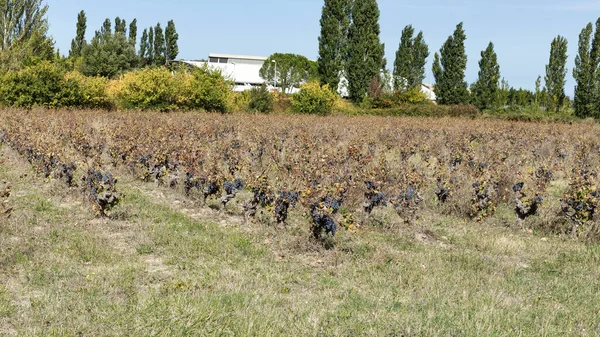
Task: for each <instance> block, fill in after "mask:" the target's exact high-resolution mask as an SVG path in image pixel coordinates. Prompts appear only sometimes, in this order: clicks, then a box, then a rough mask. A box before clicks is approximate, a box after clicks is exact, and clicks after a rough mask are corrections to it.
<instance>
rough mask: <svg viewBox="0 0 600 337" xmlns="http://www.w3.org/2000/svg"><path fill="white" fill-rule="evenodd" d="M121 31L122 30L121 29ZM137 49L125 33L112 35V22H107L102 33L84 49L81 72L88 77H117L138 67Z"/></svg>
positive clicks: (119, 32)
mask: <svg viewBox="0 0 600 337" xmlns="http://www.w3.org/2000/svg"><path fill="white" fill-rule="evenodd" d="M120 24H121V25H122V23H120ZM119 29H121V28H119ZM137 62H138V59H137V56H136V54H135V48H134V47H133V46H132V45H131V44H130V43H129V41H128V40H127V37H126V36H125V33H123V32H122V31H118V32H117V33H115V34H112V33H111V27H110V20H107V21H105V23H104V25H103V26H102V29H101V31H100V32H96V35H95V36H94V38H93V39H92V41H91V43H90V44H88V45H87V46H85V48H84V49H83V63H82V64H81V69H80V71H81V72H82V73H83V74H84V75H86V76H103V77H108V78H111V77H115V76H117V75H119V74H121V73H123V72H125V71H128V70H130V69H132V68H135V67H136V66H137Z"/></svg>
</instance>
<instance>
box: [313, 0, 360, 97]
mask: <svg viewBox="0 0 600 337" xmlns="http://www.w3.org/2000/svg"><path fill="white" fill-rule="evenodd" d="M351 10H352V0H325V4H324V5H323V10H322V13H321V21H320V23H321V35H320V36H319V59H318V61H317V64H318V65H317V67H318V68H317V69H318V73H319V79H320V81H321V84H327V85H329V87H330V88H332V89H334V90H337V89H338V86H339V83H340V77H341V76H342V73H343V72H344V65H345V62H346V58H347V53H348V52H347V51H348V29H349V27H350V18H351V15H352V12H351Z"/></svg>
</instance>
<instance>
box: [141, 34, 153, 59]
mask: <svg viewBox="0 0 600 337" xmlns="http://www.w3.org/2000/svg"><path fill="white" fill-rule="evenodd" d="M143 57H144V61H145V63H146V65H150V64H154V27H150V28H148V50H147V52H146V55H144V56H143Z"/></svg>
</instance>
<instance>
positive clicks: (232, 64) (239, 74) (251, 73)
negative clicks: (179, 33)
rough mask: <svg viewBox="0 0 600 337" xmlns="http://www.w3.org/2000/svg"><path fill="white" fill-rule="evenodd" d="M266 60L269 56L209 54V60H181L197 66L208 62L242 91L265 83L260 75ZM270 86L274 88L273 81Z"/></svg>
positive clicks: (236, 88)
mask: <svg viewBox="0 0 600 337" xmlns="http://www.w3.org/2000/svg"><path fill="white" fill-rule="evenodd" d="M266 60H267V58H266V57H263V56H244V55H229V54H209V55H208V62H204V61H181V62H182V63H185V64H190V65H193V66H196V67H202V66H204V65H205V64H207V65H208V66H209V67H210V68H213V69H218V70H220V71H221V73H222V74H223V76H225V77H226V78H228V79H230V80H232V81H234V82H235V87H234V89H233V90H234V91H237V92H241V91H245V90H249V89H250V88H252V87H255V86H260V85H262V84H263V83H265V80H264V79H263V78H262V77H260V75H259V72H260V68H262V66H263V63H265V61H266ZM270 88H272V83H271V86H270Z"/></svg>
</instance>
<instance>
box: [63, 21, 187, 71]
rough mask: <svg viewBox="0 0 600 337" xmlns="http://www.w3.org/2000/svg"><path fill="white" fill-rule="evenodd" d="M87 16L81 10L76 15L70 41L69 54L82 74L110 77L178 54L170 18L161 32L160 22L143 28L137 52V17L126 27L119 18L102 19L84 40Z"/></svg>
mask: <svg viewBox="0 0 600 337" xmlns="http://www.w3.org/2000/svg"><path fill="white" fill-rule="evenodd" d="M86 30H87V18H86V14H85V11H83V10H82V11H81V12H80V13H79V14H78V16H77V33H76V36H75V38H74V39H73V40H72V41H71V50H70V51H69V57H70V58H74V59H76V60H78V61H79V62H80V66H79V69H80V70H81V72H82V73H83V74H84V75H86V76H104V77H109V78H110V77H114V76H116V75H118V74H122V73H123V72H125V71H128V70H131V69H135V68H138V67H144V66H151V65H156V66H160V65H167V64H168V62H169V61H173V60H175V59H176V58H177V55H178V54H179V46H178V40H179V35H178V34H177V30H176V28H175V23H174V22H173V20H170V21H169V22H168V23H167V27H166V29H165V30H164V32H163V29H162V27H161V25H160V23H157V24H156V26H155V27H150V28H147V29H144V31H143V33H142V36H141V39H140V46H139V51H136V44H137V35H138V27H137V19H133V20H132V21H131V23H130V24H129V30H128V29H127V21H126V20H124V19H121V18H119V17H117V18H115V20H114V30H113V22H112V21H111V20H110V19H108V18H107V19H106V20H105V21H104V23H103V24H102V27H100V30H97V31H96V32H95V33H94V37H93V38H92V39H91V41H90V42H89V43H88V42H87V41H86V39H85V35H86Z"/></svg>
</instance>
